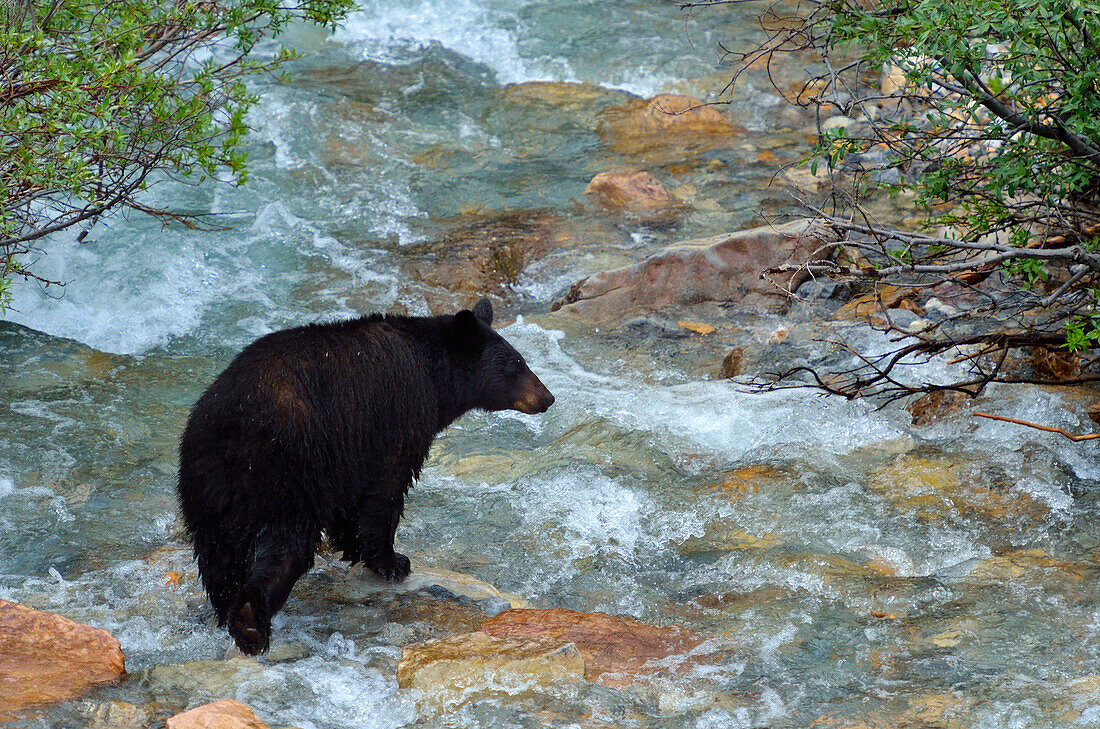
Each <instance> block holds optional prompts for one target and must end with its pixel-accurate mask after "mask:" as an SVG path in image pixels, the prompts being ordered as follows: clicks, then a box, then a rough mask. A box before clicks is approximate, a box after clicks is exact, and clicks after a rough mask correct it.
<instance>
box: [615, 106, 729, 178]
mask: <svg viewBox="0 0 1100 729" xmlns="http://www.w3.org/2000/svg"><path fill="white" fill-rule="evenodd" d="M598 131H599V134H600V137H601V138H602V139H603V141H604V143H605V144H606V145H607V146H608V147H610V148H611V149H612V150H614V151H616V152H620V153H622V154H627V155H631V156H636V155H642V156H643V157H644V156H647V155H648V159H650V161H653V162H655V163H657V164H665V163H668V162H672V161H675V160H676V159H679V158H681V157H683V156H685V155H691V154H695V153H698V152H702V151H706V150H708V149H713V148H715V147H720V146H729V145H731V144H733V142H734V141H735V138H736V137H737V136H738V134H739V132H741V131H742V130H741V128H740V127H738V126H736V125H735V124H734V123H733V122H731V121H730V120H729V119H728V118H727V117H726V115H725V114H724V113H723V112H722V111H720V110H719V108H718V107H717V106H714V105H711V104H707V103H705V102H703V101H700V100H699V99H694V98H692V97H690V96H682V95H680V94H659V95H657V96H654V97H653V98H651V99H632V100H631V101H628V102H627V103H625V104H622V105H621V106H617V107H613V108H610V109H608V110H606V111H605V112H604V114H603V119H602V120H601V122H600V125H599V128H598Z"/></svg>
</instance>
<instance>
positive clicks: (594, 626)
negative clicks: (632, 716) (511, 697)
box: [481, 608, 703, 686]
mask: <svg viewBox="0 0 1100 729" xmlns="http://www.w3.org/2000/svg"><path fill="white" fill-rule="evenodd" d="M481 630H482V631H483V632H485V633H487V634H489V635H492V636H497V637H500V638H525V637H526V638H532V637H541V638H553V639H556V640H560V641H567V642H569V643H572V644H574V645H576V647H577V650H579V651H580V654H581V655H582V656H583V657H584V665H585V678H587V679H589V680H590V681H599V682H600V683H603V684H606V685H610V686H622V685H625V684H629V683H631V682H632V681H633V677H634V676H635V675H637V674H638V673H645V672H647V671H648V670H649V669H650V668H652V666H647V664H649V663H650V662H651V661H661V660H663V659H666V658H669V657H670V656H677V655H684V654H687V653H689V652H691V651H692V649H694V648H696V647H697V646H698V645H699V644H700V643H702V642H703V639H702V637H700V636H698V635H696V634H695V633H693V632H691V631H689V630H686V629H684V628H680V627H678V626H669V627H663V628H661V627H657V626H654V625H647V624H645V623H641V622H638V621H637V620H632V619H631V618H625V617H620V616H616V615H607V614H606V613H580V612H574V611H573V610H566V609H564V608H551V609H549V610H538V609H529V610H507V611H505V612H503V613H501V614H500V615H497V616H495V617H492V618H490V619H488V620H486V621H485V622H484V623H482V625H481Z"/></svg>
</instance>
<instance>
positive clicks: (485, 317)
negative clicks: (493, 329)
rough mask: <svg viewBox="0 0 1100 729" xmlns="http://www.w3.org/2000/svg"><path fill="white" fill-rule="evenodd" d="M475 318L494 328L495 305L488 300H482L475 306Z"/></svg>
mask: <svg viewBox="0 0 1100 729" xmlns="http://www.w3.org/2000/svg"><path fill="white" fill-rule="evenodd" d="M474 316H476V317H477V318H478V319H481V320H482V321H483V322H485V323H486V324H488V325H489V326H492V324H493V304H492V302H491V301H489V300H488V299H482V300H481V301H479V302H477V304H476V305H475V306H474Z"/></svg>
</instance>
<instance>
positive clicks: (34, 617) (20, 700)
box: [0, 600, 126, 721]
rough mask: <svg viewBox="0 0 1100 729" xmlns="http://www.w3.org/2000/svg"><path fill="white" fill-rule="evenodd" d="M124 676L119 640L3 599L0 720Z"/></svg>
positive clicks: (123, 662) (123, 661) (0, 635)
mask: <svg viewBox="0 0 1100 729" xmlns="http://www.w3.org/2000/svg"><path fill="white" fill-rule="evenodd" d="M125 672H126V663H125V660H124V659H123V657H122V649H121V647H119V643H118V640H116V639H115V637H114V636H113V635H111V634H110V633H108V632H107V631H106V630H101V629H99V628H93V627H91V626H88V625H82V624H80V623H77V622H74V621H72V620H69V619H68V618H64V617H62V616H60V615H55V614H54V613H49V612H44V611H42V610H34V609H32V608H28V607H24V606H22V605H19V604H17V603H14V602H8V601H7V600H0V721H2V720H4V719H5V718H11V717H12V715H13V714H14V713H15V712H18V711H21V710H23V709H26V708H29V707H33V706H37V705H40V704H46V703H51V702H54V701H63V700H65V699H70V698H73V697H75V696H79V695H81V694H83V693H84V692H86V691H88V690H89V689H91V688H92V687H93V686H96V685H97V684H101V683H108V682H110V681H114V680H116V679H117V678H118V677H119V676H121V675H122V674H123V673H125Z"/></svg>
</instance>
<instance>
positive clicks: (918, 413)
mask: <svg viewBox="0 0 1100 729" xmlns="http://www.w3.org/2000/svg"><path fill="white" fill-rule="evenodd" d="M973 401H974V400H973V399H972V398H971V397H970V396H969V395H967V394H966V393H965V392H958V391H956V390H933V391H932V392H929V393H926V394H924V395H921V396H920V397H918V398H917V399H916V400H914V401H913V402H911V403H909V404H908V405H907V406H906V407H905V409H906V410H908V411H909V414H910V415H912V416H913V425H927V424H929V423H933V422H935V421H937V420H939V419H940V418H943V417H947V416H948V415H953V414H955V413H957V412H960V411H962V410H963V408H965V407H967V406H968V405H969V404H970V403H972V402H973Z"/></svg>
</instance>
